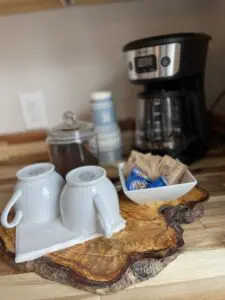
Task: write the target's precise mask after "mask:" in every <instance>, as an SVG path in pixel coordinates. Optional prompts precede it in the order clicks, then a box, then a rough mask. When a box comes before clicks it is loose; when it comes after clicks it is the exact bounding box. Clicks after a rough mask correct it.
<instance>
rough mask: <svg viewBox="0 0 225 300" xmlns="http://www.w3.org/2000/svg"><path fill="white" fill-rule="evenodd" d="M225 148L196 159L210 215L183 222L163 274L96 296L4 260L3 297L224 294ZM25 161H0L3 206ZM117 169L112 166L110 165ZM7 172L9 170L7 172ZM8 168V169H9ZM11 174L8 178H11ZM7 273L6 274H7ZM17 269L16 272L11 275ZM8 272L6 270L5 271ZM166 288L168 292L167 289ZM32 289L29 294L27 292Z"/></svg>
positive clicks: (62, 299)
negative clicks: (178, 244) (179, 243)
mask: <svg viewBox="0 0 225 300" xmlns="http://www.w3.org/2000/svg"><path fill="white" fill-rule="evenodd" d="M224 153H225V152H224V151H223V150H221V149H218V150H215V151H214V150H213V151H210V154H209V155H208V156H207V157H206V158H204V159H202V160H200V161H198V162H197V163H196V164H194V165H193V170H192V172H193V173H194V175H195V176H196V177H197V179H198V181H199V184H200V185H201V187H203V188H205V189H206V190H209V191H210V199H209V200H208V201H207V202H206V203H205V204H204V208H205V215H204V217H203V218H202V219H200V220H197V221H196V222H195V223H194V224H190V225H183V227H184V240H185V246H184V248H183V249H182V253H181V254H180V255H179V257H178V258H177V259H176V260H174V261H173V262H172V263H171V264H170V265H169V266H167V267H166V268H165V269H164V270H163V271H162V272H161V273H160V274H158V275H157V276H156V277H155V278H152V279H151V280H148V281H145V282H142V283H139V284H136V285H135V286H132V287H131V288H128V289H126V290H125V291H122V292H118V293H116V294H113V295H107V296H96V295H92V294H90V293H88V292H83V291H81V290H78V289H74V288H72V287H69V286H66V285H62V284H59V283H55V282H52V281H48V280H45V279H43V278H41V277H39V276H38V275H36V274H34V273H27V274H13V273H14V269H12V268H10V267H8V266H7V264H5V263H4V262H2V261H1V263H0V291H1V297H2V298H1V297H0V299H9V300H14V299H16V300H22V299H23V300H24V299H39V300H47V299H57V300H65V299H67V300H68V299H71V300H72V299H100V298H104V299H150V298H151V299H175V300H176V299H179V300H182V299H184V300H186V299H190V300H192V299H206V300H208V299H212V298H214V299H216V300H217V299H221V300H222V299H223V300H224V299H225V268H224V265H225V155H224ZM21 166H22V164H21V165H19V164H17V165H12V166H11V167H9V168H8V167H7V166H4V167H3V166H0V174H1V175H2V176H3V177H4V179H3V180H1V176H0V209H1V208H3V207H4V205H5V203H6V202H7V201H8V199H9V197H10V195H11V193H12V190H13V186H14V182H15V173H14V172H15V170H16V169H18V168H19V167H21ZM111 172H112V173H113V171H112V170H111ZM4 174H5V176H4ZM7 174H8V175H7ZM7 177H8V179H7ZM6 273H7V276H6V275H5V274H6ZM12 274H13V275H12ZM1 275H4V276H1ZM165 291H166V292H165ZM28 295H29V296H28Z"/></svg>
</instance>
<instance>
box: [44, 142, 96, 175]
mask: <svg viewBox="0 0 225 300" xmlns="http://www.w3.org/2000/svg"><path fill="white" fill-rule="evenodd" d="M49 147H50V156H51V161H52V163H53V164H54V165H55V169H56V171H57V172H58V173H59V174H61V175H62V176H63V177H65V176H66V174H67V173H68V172H69V171H71V170H73V169H75V168H77V167H81V166H86V165H97V164H98V159H97V158H96V157H95V156H94V155H93V154H92V153H91V152H90V151H89V149H88V143H85V142H83V143H82V144H79V143H71V144H50V145H49Z"/></svg>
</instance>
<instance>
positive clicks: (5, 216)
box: [1, 190, 23, 228]
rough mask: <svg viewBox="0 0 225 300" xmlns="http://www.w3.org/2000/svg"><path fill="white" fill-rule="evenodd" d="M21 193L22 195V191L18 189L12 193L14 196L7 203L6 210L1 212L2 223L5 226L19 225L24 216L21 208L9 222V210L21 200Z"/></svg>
mask: <svg viewBox="0 0 225 300" xmlns="http://www.w3.org/2000/svg"><path fill="white" fill-rule="evenodd" d="M21 195H22V191H21V190H16V191H15V193H14V194H13V195H12V198H11V199H10V200H9V202H8V203H7V204H6V207H5V208H4V210H3V212H2V214H1V224H2V226H3V227H5V228H13V227H15V226H17V225H18V224H19V222H20V221H21V219H22V217H23V213H22V212H21V211H20V210H18V211H17V212H16V215H15V217H14V219H13V220H12V222H10V223H9V222H8V215H9V212H10V210H11V209H12V207H13V205H15V203H16V202H17V201H18V200H19V198H20V197H21Z"/></svg>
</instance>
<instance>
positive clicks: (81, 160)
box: [47, 112, 98, 177]
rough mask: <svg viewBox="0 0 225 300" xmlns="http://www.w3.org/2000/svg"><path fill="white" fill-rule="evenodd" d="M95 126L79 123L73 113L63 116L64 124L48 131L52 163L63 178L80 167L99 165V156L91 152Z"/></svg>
mask: <svg viewBox="0 0 225 300" xmlns="http://www.w3.org/2000/svg"><path fill="white" fill-rule="evenodd" d="M95 137H96V136H95V132H94V129H93V124H92V123H89V122H83V121H78V120H77V119H76V116H75V115H74V114H73V113H72V112H66V113H64V115H63V122H62V123H61V124H59V125H58V126H56V127H53V128H52V129H50V130H49V131H48V136H47V143H48V144H49V154H50V159H51V162H52V163H53V164H54V165H55V168H56V171H57V172H58V173H59V174H61V175H62V176H63V177H65V176H66V174H67V173H68V172H69V171H71V170H72V169H75V168H77V167H80V166H85V165H97V164H98V159H97V154H98V153H95V154H93V152H91V150H90V144H91V143H90V142H91V141H93V139H95Z"/></svg>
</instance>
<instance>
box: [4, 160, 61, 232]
mask: <svg viewBox="0 0 225 300" xmlns="http://www.w3.org/2000/svg"><path fill="white" fill-rule="evenodd" d="M16 176H17V179H18V180H17V183H16V187H15V192H14V194H13V195H12V197H11V199H10V200H9V202H8V203H7V205H6V207H5V208H4V210H3V212H2V214H1V223H2V225H3V226H4V227H5V228H12V227H15V226H17V225H18V224H19V223H20V222H22V223H30V224H32V223H41V222H46V221H51V220H54V219H55V218H57V217H58V216H59V215H60V210H59V199H60V193H61V191H62V188H63V186H64V183H65V182H64V180H63V178H62V177H61V176H60V175H59V174H58V173H56V172H55V167H54V165H52V164H50V163H39V164H34V165H30V166H28V167H25V168H23V169H21V170H19V171H18V172H17V174H16ZM14 205H15V208H16V209H15V213H16V214H15V217H14V219H13V220H12V221H11V222H9V221H8V215H9V212H10V210H11V209H12V207H13V206H14Z"/></svg>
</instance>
